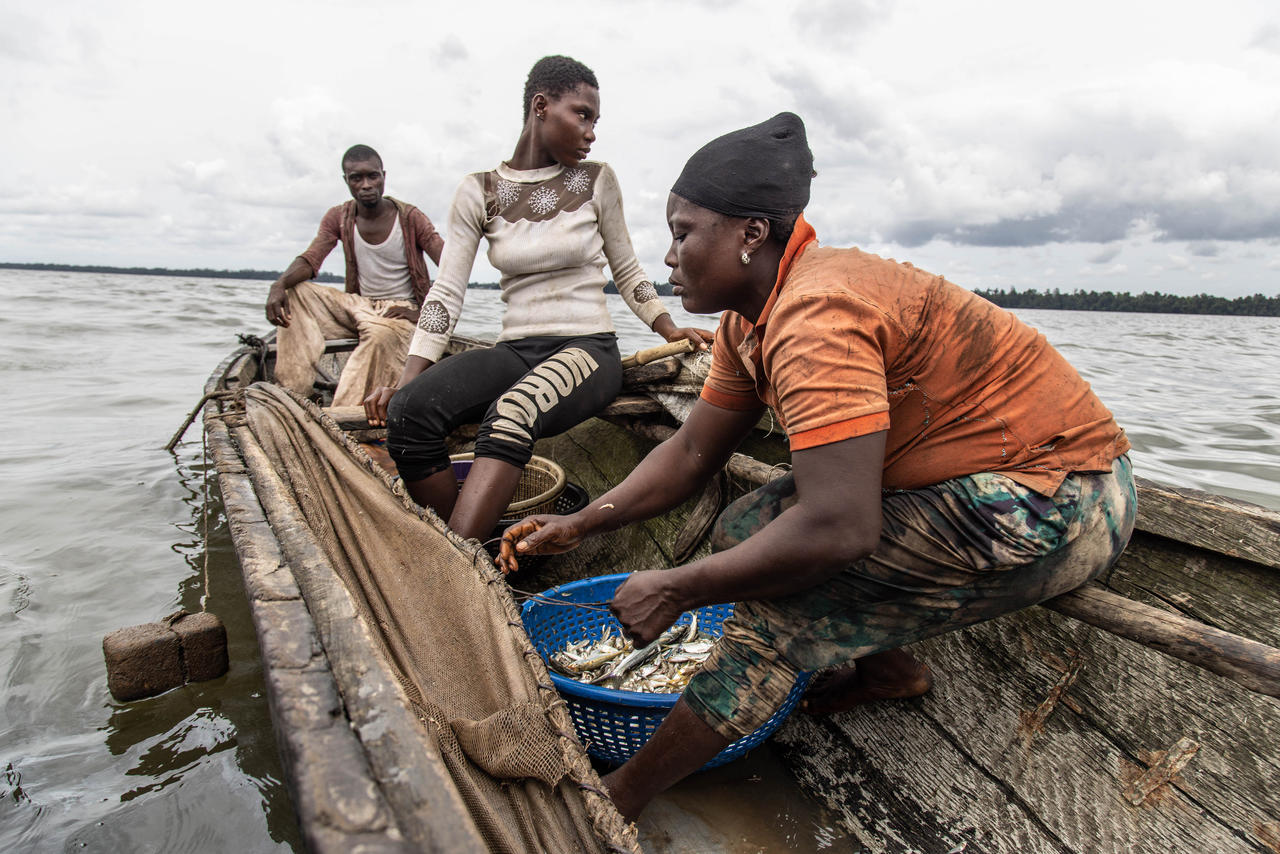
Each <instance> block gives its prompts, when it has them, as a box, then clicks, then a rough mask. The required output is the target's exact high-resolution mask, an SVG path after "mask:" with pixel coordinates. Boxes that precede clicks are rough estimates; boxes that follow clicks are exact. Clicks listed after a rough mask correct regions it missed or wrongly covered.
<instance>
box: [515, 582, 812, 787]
mask: <svg viewBox="0 0 1280 854" xmlns="http://www.w3.org/2000/svg"><path fill="white" fill-rule="evenodd" d="M627 575H628V573H625V572H624V573H618V574H616V575H604V576H601V577H599V578H587V579H584V580H582V581H573V582H570V583H568V584H562V585H560V586H559V587H556V588H553V589H551V590H548V591H546V592H545V593H543V594H541V597H540V599H541V600H543V601H539V600H535V599H530V600H529V601H527V602H525V603H524V605H523V606H522V608H521V612H520V618H521V620H522V621H523V622H524V628H525V631H526V632H527V633H528V635H529V640H530V642H531V643H532V644H533V646H534V649H536V650H537V651H538V653H539V654H540V655H541V656H542V657H543V659H544V660H545V659H547V658H548V657H549V656H550V655H551V654H552V653H553V652H555V651H556V650H559V649H562V648H563V647H564V645H565V644H567V643H570V642H571V641H577V640H582V639H583V638H598V637H600V630H601V627H603V626H606V625H608V626H610V627H612V628H613V629H614V631H615V632H616V631H619V630H620V627H619V625H618V621H617V620H615V619H614V617H613V615H612V614H610V613H609V612H608V611H606V610H603V609H601V608H598V607H597V608H591V609H588V608H577V607H574V605H573V603H586V602H604V601H607V600H608V599H610V598H611V597H612V596H613V594H614V591H616V590H617V589H618V585H620V584H621V583H622V582H623V581H624V580H625V579H626V577H627ZM546 600H554V601H546ZM560 602H564V603H565V604H563V605H562V604H559V603H560ZM732 614H733V606H732V605H708V606H706V607H704V608H699V609H698V631H699V632H700V633H702V634H706V635H710V636H713V637H719V635H720V633H721V624H722V623H723V622H724V621H725V620H727V619H728V618H729V617H730V616H732ZM689 619H690V616H689V614H684V615H682V616H681V617H680V619H679V620H677V623H678V624H687V623H688V622H689ZM811 675H812V674H810V673H802V674H800V676H799V678H797V679H796V682H795V685H793V686H792V688H791V693H790V694H788V695H787V699H786V701H785V702H784V703H783V704H782V708H780V709H778V711H776V712H774V714H773V717H771V718H769V720H767V721H765V722H764V723H763V724H762V725H761V726H760V728H759V729H757V730H756V731H755V732H752V733H749V734H748V735H745V736H743V737H742V738H740V739H738V740H737V741H735V742H734V743H733V744H730V745H729V746H728V747H726V748H725V749H724V750H722V751H720V752H719V753H717V754H716V756H715V757H714V758H713V759H712V760H711V761H710V762H708V763H707V764H706V765H704V766H703V769H704V770H705V769H707V768H715V767H716V766H718V765H723V764H725V763H726V762H731V761H733V760H734V759H737V758H738V757H739V756H743V755H745V754H746V753H747V751H749V750H751V749H752V748H753V747H755V746H757V745H758V744H760V743H761V742H762V741H764V740H765V739H766V738H768V737H769V736H770V735H772V734H773V731H774V730H776V729H777V728H778V727H780V726H782V724H783V722H784V721H786V719H787V716H788V715H790V714H791V712H792V710H793V709H795V707H796V704H797V703H799V702H800V698H801V696H803V695H804V691H805V688H806V687H808V685H809V677H810V676H811ZM551 681H552V682H553V683H555V686H556V690H558V691H559V692H560V696H561V697H562V698H563V699H564V701H565V704H566V705H567V706H568V707H569V715H570V717H572V718H573V728H574V730H575V731H576V732H577V733H578V738H579V739H581V740H582V743H583V745H584V746H585V747H586V749H587V752H588V753H590V754H591V755H592V756H594V757H596V758H597V759H603V760H604V761H605V762H608V763H610V764H613V765H621V764H622V763H623V762H626V761H627V760H628V759H630V758H631V756H632V755H633V754H634V753H635V752H636V751H637V750H639V749H640V748H641V747H642V746H643V745H644V743H645V742H646V741H648V740H649V737H650V736H651V735H653V731H654V730H656V729H657V728H658V724H660V723H662V719H663V718H665V717H666V716H667V712H669V711H671V707H672V706H674V705H675V704H676V700H678V699H680V695H679V694H643V693H640V692H638V691H619V690H617V689H615V688H602V687H600V686H598V685H586V684H583V683H582V682H578V681H576V680H573V679H569V678H567V677H564V676H561V675H560V674H559V673H555V672H551Z"/></svg>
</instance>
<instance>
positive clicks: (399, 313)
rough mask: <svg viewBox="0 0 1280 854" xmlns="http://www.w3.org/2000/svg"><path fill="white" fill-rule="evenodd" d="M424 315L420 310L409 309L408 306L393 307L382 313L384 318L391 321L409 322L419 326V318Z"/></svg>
mask: <svg viewBox="0 0 1280 854" xmlns="http://www.w3.org/2000/svg"><path fill="white" fill-rule="evenodd" d="M421 314H422V309H420V308H409V306H407V305H393V306H391V307H390V308H388V309H387V310H386V311H384V312H383V313H382V316H383V317H386V318H389V319H391V320H407V321H409V322H410V323H412V324H413V325H415V326H417V325H418V316H419V315H421Z"/></svg>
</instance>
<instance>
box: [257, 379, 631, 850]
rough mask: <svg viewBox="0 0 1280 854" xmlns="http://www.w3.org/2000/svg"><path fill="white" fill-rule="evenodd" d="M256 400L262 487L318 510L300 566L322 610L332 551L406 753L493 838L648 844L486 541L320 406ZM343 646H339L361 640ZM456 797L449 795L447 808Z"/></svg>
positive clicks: (517, 845)
mask: <svg viewBox="0 0 1280 854" xmlns="http://www.w3.org/2000/svg"><path fill="white" fill-rule="evenodd" d="M244 401H245V420H246V423H247V428H248V430H249V431H251V434H252V441H253V442H254V443H256V445H257V446H259V447H260V448H261V452H262V455H263V456H264V457H265V460H266V461H269V468H270V470H271V471H270V472H266V471H263V470H262V465H261V463H259V464H258V467H257V468H256V469H255V463H254V456H255V454H256V453H257V452H256V451H253V450H252V449H250V448H246V447H245V445H246V444H248V440H249V436H248V434H247V433H246V431H245V430H244V429H243V428H242V429H239V430H237V431H236V435H237V438H238V440H239V442H240V444H241V446H242V451H243V452H244V453H245V459H246V462H247V463H248V464H249V467H250V471H251V472H252V473H253V475H254V481H255V485H256V484H258V483H259V482H260V480H261V479H264V478H267V477H273V478H278V479H279V483H280V484H282V491H283V494H284V496H285V497H284V499H282V500H284V501H285V502H286V503H287V502H289V501H292V502H293V503H294V504H296V507H297V509H298V511H299V512H300V514H301V518H302V519H304V520H305V526H302V525H299V526H296V527H299V528H303V527H305V529H306V530H305V531H303V532H302V533H303V534H305V535H306V536H308V537H310V538H313V539H314V542H315V543H316V545H317V546H318V550H317V555H318V557H315V558H308V559H307V560H304V561H301V562H302V563H305V564H306V567H305V568H303V569H299V567H297V566H295V567H294V574H295V575H297V576H299V586H300V587H301V588H302V590H303V594H304V596H305V597H306V598H307V604H308V608H309V609H310V610H311V611H312V613H313V615H316V614H317V612H323V611H324V609H325V608H327V607H330V606H329V604H327V603H325V602H316V601H313V597H321V598H324V597H328V598H332V593H324V592H323V585H322V583H321V582H322V580H323V577H324V574H325V573H327V572H329V570H327V569H326V568H325V567H324V566H317V564H327V567H331V573H329V574H330V575H332V574H336V576H337V577H339V578H341V580H342V582H343V584H342V586H343V587H345V590H346V593H347V594H349V596H350V599H351V602H352V603H353V604H354V609H355V611H356V613H358V614H359V616H360V618H361V622H362V623H363V626H364V627H365V628H366V629H367V630H368V631H367V633H364V636H371V638H372V640H371V644H372V648H374V649H376V651H377V653H378V654H379V657H380V659H381V661H382V662H383V663H385V665H386V666H387V668H389V670H390V671H391V672H392V673H393V674H394V676H395V679H396V681H397V682H398V684H399V686H400V689H401V696H400V697H399V698H397V699H396V702H397V703H400V704H402V705H403V707H404V708H407V709H408V710H410V711H411V713H412V714H411V715H406V718H408V717H411V718H412V721H413V726H414V727H416V729H417V733H416V734H417V735H418V736H419V738H418V743H417V744H408V745H404V747H403V755H397V756H396V758H395V761H396V763H399V764H400V765H402V766H404V765H408V764H410V763H428V764H434V765H436V766H439V767H442V768H443V769H444V771H445V773H447V776H448V778H449V781H451V783H452V786H453V788H454V789H456V791H457V793H458V795H459V796H460V802H461V803H462V804H463V805H464V808H465V811H466V813H467V814H468V815H469V816H470V820H471V821H472V822H473V823H474V826H475V828H476V830H477V831H478V832H479V834H480V836H481V838H482V839H483V843H484V845H485V847H486V848H487V849H488V850H490V851H499V852H524V851H547V852H571V851H639V846H638V843H637V841H636V832H635V828H634V826H633V825H629V824H627V823H626V822H625V821H624V820H623V819H622V817H621V816H620V815H619V814H618V813H617V811H616V810H615V809H614V808H613V805H612V804H611V803H610V802H609V801H608V800H607V798H605V797H602V795H603V792H602V789H601V787H600V781H599V778H598V777H597V776H596V774H595V772H594V771H593V770H592V768H591V765H590V763H589V761H588V759H587V756H586V754H585V753H584V751H583V749H582V747H581V745H580V743H579V742H578V741H577V739H576V738H575V736H574V735H573V725H572V723H571V721H570V718H569V715H568V712H567V711H566V709H565V707H564V704H563V701H561V700H560V699H559V697H558V695H557V694H556V692H555V690H554V688H553V687H552V685H551V680H550V678H549V676H548V675H547V672H546V668H545V666H544V665H543V663H542V660H541V658H539V656H538V655H537V653H536V652H535V651H534V650H533V648H532V646H531V645H530V644H529V641H528V638H527V636H526V635H525V632H524V629H523V626H522V625H521V623H520V617H519V613H518V610H517V608H516V605H515V602H514V601H513V600H512V598H511V594H510V590H509V588H508V587H507V586H506V583H505V582H504V580H503V578H502V576H501V574H500V573H498V572H497V571H496V570H495V569H494V568H493V566H492V565H491V563H490V561H489V559H488V557H487V555H486V554H485V553H484V551H483V550H482V549H480V548H479V547H478V546H477V545H476V544H475V543H474V541H463V540H461V539H459V538H458V537H457V536H456V535H454V534H453V533H452V532H451V531H449V530H448V529H447V527H446V526H445V525H444V524H443V523H442V522H441V521H440V519H439V517H437V516H435V514H433V513H431V512H430V511H421V510H419V509H418V508H417V507H416V505H414V504H413V502H412V501H411V500H409V499H408V497H407V496H406V495H405V493H404V491H403V488H402V487H401V486H400V485H399V484H398V483H396V482H393V481H392V480H391V478H390V476H389V475H388V474H387V473H386V472H384V471H383V470H382V469H380V468H379V467H378V466H376V465H374V464H373V462H372V461H371V460H370V459H369V457H368V455H367V454H365V452H364V451H363V450H362V449H361V448H360V447H359V446H358V445H357V444H356V443H355V442H353V441H352V440H350V439H349V438H348V437H347V436H346V435H344V434H343V433H342V431H341V430H340V429H338V427H337V425H336V424H335V423H334V422H332V421H331V420H329V419H328V418H327V417H326V416H324V415H323V414H322V413H321V412H320V410H319V409H317V408H316V407H314V406H312V405H311V404H309V403H307V402H306V401H303V400H301V399H299V398H297V397H295V396H293V395H291V394H290V393H289V392H286V391H284V390H283V389H281V388H279V387H278V386H273V385H267V384H257V385H254V386H252V387H250V388H249V389H247V390H246V392H245V395H244ZM259 497H260V498H262V497H263V493H262V490H261V489H260V490H259ZM264 503H265V500H264ZM273 524H276V523H275V521H274V520H273ZM277 533H278V535H279V532H277ZM298 534H299V531H296V530H295V531H291V532H290V535H291V536H292V537H296V536H297V535H298ZM285 539H286V538H285V537H283V536H281V540H282V542H283V541H284V540H285ZM286 555H287V556H288V549H286ZM294 560H295V559H294V558H293V557H292V556H290V561H291V563H292V562H294ZM309 577H310V578H311V579H312V580H308V579H309ZM309 588H311V589H309ZM323 622H324V619H323V618H321V617H317V624H318V625H319V624H321V623H323ZM333 634H335V635H336V634H338V633H336V632H333ZM321 636H322V637H324V636H325V633H324V632H322V633H321ZM329 645H330V644H329V641H328V640H326V650H325V651H326V654H327V655H328V656H329V658H330V659H333V658H335V657H341V656H342V655H350V654H351V653H350V652H349V651H347V652H343V651H342V650H338V649H329V648H328V647H329ZM334 645H335V646H336V645H337V644H336V643H335V644H334ZM355 648H356V650H357V652H358V649H359V644H356V645H355ZM366 664H367V663H366ZM361 666H364V665H361ZM337 672H338V668H337V667H335V673H337ZM349 681H350V680H347V682H348V684H344V680H343V679H342V678H340V679H339V684H340V686H341V687H342V690H343V693H344V702H345V703H346V704H347V706H348V708H350V707H351V705H352V703H358V702H360V701H361V698H360V697H358V696H353V693H354V694H357V695H358V694H359V693H360V689H361V686H360V685H359V684H356V685H352V684H349ZM362 737H363V736H362ZM379 761H380V760H378V759H377V758H376V757H371V765H372V766H374V770H375V775H376V776H378V777H379V779H380V780H382V779H383V778H385V779H386V780H390V781H391V783H390V784H389V785H394V779H395V777H396V774H397V769H396V768H395V767H390V768H378V767H377V766H378V764H379ZM383 764H386V763H385V762H383ZM388 800H389V801H390V802H391V803H393V804H394V803H396V798H395V797H394V796H392V797H389V798H388ZM443 801H444V803H445V806H443V807H439V808H441V809H448V808H449V807H448V801H449V799H448V798H445V799H443ZM456 802H457V801H455V803H456ZM419 818H421V817H419ZM426 822H427V823H429V822H430V816H428V817H427V818H426ZM399 823H400V824H401V828H402V830H403V831H404V832H405V835H406V836H407V837H408V839H409V841H410V842H411V843H416V844H417V846H418V847H428V845H427V844H426V842H427V840H423V839H414V830H413V827H414V822H413V821H400V822H399Z"/></svg>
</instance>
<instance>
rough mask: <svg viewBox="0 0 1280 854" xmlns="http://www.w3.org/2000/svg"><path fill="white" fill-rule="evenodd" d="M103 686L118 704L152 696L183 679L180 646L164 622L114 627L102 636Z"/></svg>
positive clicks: (177, 684)
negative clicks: (104, 663) (105, 678)
mask: <svg viewBox="0 0 1280 854" xmlns="http://www.w3.org/2000/svg"><path fill="white" fill-rule="evenodd" d="M102 654H103V656H104V657H105V658H106V660H107V687H108V688H109V689H111V696H113V697H115V698H116V699H117V700H119V701H120V702H122V703H127V702H129V701H130V700H141V699H142V698H143V697H154V696H155V695H156V694H160V693H163V692H165V691H168V690H169V689H170V688H177V687H178V686H179V685H181V684H183V683H184V682H185V681H186V678H185V676H184V675H183V672H182V646H181V643H180V642H179V641H178V636H177V635H176V634H174V633H173V632H172V631H170V630H169V627H168V626H166V625H165V624H164V623H144V624H142V625H141V626H128V627H126V628H123V629H116V630H115V631H114V632H112V633H111V634H109V635H107V636H106V637H105V638H103V639H102Z"/></svg>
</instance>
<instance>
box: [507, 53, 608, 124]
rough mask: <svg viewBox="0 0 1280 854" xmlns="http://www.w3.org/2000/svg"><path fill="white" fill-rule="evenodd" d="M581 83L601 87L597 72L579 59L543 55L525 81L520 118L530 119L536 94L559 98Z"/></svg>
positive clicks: (530, 70) (523, 119)
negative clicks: (530, 111) (597, 79)
mask: <svg viewBox="0 0 1280 854" xmlns="http://www.w3.org/2000/svg"><path fill="white" fill-rule="evenodd" d="M580 83H586V84H587V85H588V86H590V87H591V88H593V89H599V88H600V84H599V83H597V82H596V73H595V72H594V71H592V70H591V69H590V68H587V67H586V66H585V65H583V64H582V63H581V62H578V60H576V59H571V58H569V57H567V56H544V57H542V59H539V60H538V61H537V62H535V63H534V64H533V68H531V69H529V76H528V78H526V79H525V81H524V107H523V108H521V114H520V115H521V119H520V120H521V121H528V119H529V108H530V106H531V105H532V103H533V96H534V95H536V94H538V93H539V92H541V93H542V94H544V95H546V96H547V97H548V98H559V97H560V96H561V95H563V94H564V93H565V92H568V91H569V90H570V89H573V88H574V87H575V86H577V85H578V84H580Z"/></svg>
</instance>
